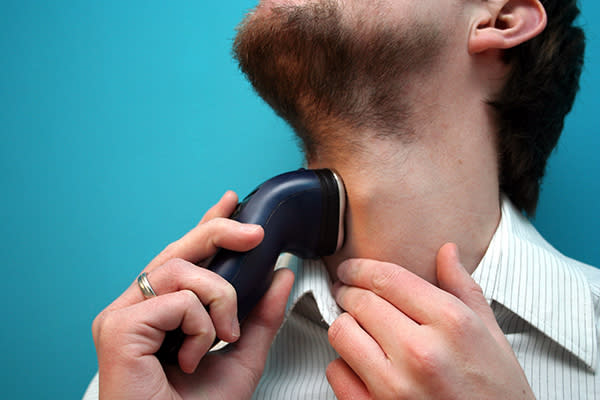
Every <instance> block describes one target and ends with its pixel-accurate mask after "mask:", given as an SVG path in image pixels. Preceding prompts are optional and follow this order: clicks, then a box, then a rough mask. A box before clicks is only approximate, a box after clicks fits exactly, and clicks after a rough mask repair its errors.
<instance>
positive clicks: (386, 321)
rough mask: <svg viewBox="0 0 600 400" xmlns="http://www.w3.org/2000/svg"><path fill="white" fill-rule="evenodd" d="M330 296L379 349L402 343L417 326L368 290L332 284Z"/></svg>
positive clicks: (391, 347) (393, 346)
mask: <svg viewBox="0 0 600 400" xmlns="http://www.w3.org/2000/svg"><path fill="white" fill-rule="evenodd" d="M334 295H335V299H336V302H337V303H338V304H339V305H340V307H341V308H342V309H344V310H346V311H347V312H348V313H349V314H350V315H352V317H353V318H354V319H356V320H357V321H358V322H359V324H360V326H361V327H362V328H363V329H364V330H365V331H367V332H368V333H369V335H370V336H371V337H373V338H374V339H375V340H376V341H377V343H378V344H379V345H380V346H381V347H382V348H383V349H386V348H387V349H393V348H395V347H397V346H398V344H399V343H403V342H405V341H406V339H407V338H409V337H411V336H412V335H414V334H415V332H414V331H415V328H417V327H418V326H419V325H418V324H417V323H416V322H415V321H413V320H412V319H410V318H409V317H407V316H406V315H405V314H404V313H402V312H400V311H398V309H396V307H394V306H393V305H392V304H390V303H389V302H387V301H386V300H384V299H383V298H382V297H379V296H377V295H376V294H375V293H373V292H371V291H369V290H366V289H362V288H357V287H353V286H344V285H341V286H336V289H335V290H334ZM382 316H385V317H384V318H382Z"/></svg>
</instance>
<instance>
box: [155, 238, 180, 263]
mask: <svg viewBox="0 0 600 400" xmlns="http://www.w3.org/2000/svg"><path fill="white" fill-rule="evenodd" d="M179 247H180V241H179V240H176V241H174V242H172V243H169V244H168V245H167V247H165V248H164V249H163V251H162V252H161V253H160V256H161V257H164V258H166V259H171V258H175V256H174V255H175V254H177V253H178V249H179Z"/></svg>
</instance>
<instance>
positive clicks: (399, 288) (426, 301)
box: [337, 259, 457, 324]
mask: <svg viewBox="0 0 600 400" xmlns="http://www.w3.org/2000/svg"><path fill="white" fill-rule="evenodd" d="M337 273H338V277H339V279H340V281H341V282H342V283H344V284H345V285H348V286H356V287H360V288H363V289H366V290H369V291H371V292H373V293H375V294H376V295H378V296H380V297H382V298H384V299H385V300H387V301H388V302H389V303H391V304H392V305H393V306H394V307H396V308H397V309H399V310H401V311H402V312H404V313H405V314H406V315H407V316H408V317H410V318H411V319H412V320H414V321H416V322H417V323H419V324H429V323H433V322H436V321H439V320H443V319H444V317H445V315H444V310H445V309H446V308H447V307H452V306H455V305H456V304H455V303H457V301H456V299H455V298H454V297H453V296H449V295H448V293H445V292H444V291H442V290H440V289H439V288H437V287H435V286H434V285H432V284H431V283H429V282H427V281H425V280H424V279H422V278H421V277H419V276H417V275H415V274H413V273H412V272H410V271H408V270H406V269H405V268H402V267H400V266H398V265H396V264H391V263H385V262H379V261H374V260H365V259H351V260H346V261H344V262H343V263H341V264H340V266H339V267H338V270H337ZM446 306H447V307H446Z"/></svg>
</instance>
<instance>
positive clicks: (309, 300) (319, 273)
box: [84, 199, 600, 400]
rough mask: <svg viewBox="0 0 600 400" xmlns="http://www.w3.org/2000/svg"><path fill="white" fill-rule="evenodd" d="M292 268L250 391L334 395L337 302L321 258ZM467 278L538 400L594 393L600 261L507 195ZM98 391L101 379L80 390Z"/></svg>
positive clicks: (599, 393) (288, 261) (272, 395)
mask: <svg viewBox="0 0 600 400" xmlns="http://www.w3.org/2000/svg"><path fill="white" fill-rule="evenodd" d="M278 267H288V268H290V269H292V270H293V271H294V272H295V273H296V282H295V284H294V288H293V290H292V294H291V295H290V299H289V301H288V311H287V316H286V321H285V323H284V324H283V326H282V327H281V329H280V330H279V333H278V334H277V337H276V338H275V341H274V343H273V345H272V347H271V350H270V352H269V357H268V360H267V364H266V366H265V371H264V374H263V377H262V379H261V381H260V383H259V386H258V388H257V390H256V392H255V395H254V397H253V399H257V400H258V399H270V400H281V399H286V400H287V399H334V398H335V396H334V395H333V392H332V391H331V388H330V387H329V385H328V383H327V380H326V378H325V368H326V367H327V365H328V364H329V362H330V361H332V360H333V359H335V358H336V354H335V351H334V350H333V349H332V348H331V346H329V343H328V340H327V327H328V326H329V324H330V323H331V322H333V321H334V320H335V318H336V317H337V316H338V315H339V313H340V310H339V308H338V307H337V305H336V304H335V301H334V299H333V297H332V296H331V292H330V289H331V287H330V282H329V278H328V276H327V273H326V271H325V268H324V266H323V265H322V263H321V262H320V261H308V260H304V261H303V260H299V259H297V258H295V257H293V256H290V255H285V254H284V255H282V256H281V257H280V259H279V261H278ZM473 278H474V279H475V281H477V282H478V283H479V284H480V285H481V287H482V289H483V292H484V295H485V297H486V298H487V299H488V301H489V303H490V305H491V307H492V309H493V310H494V313H495V316H496V319H497V321H498V323H499V325H500V327H501V328H502V330H503V331H504V333H505V335H506V337H507V338H508V341H509V342H510V344H511V345H512V347H513V349H514V351H515V354H516V355H517V358H518V360H519V361H520V363H521V365H522V366H523V369H524V371H525V374H526V375H527V378H528V379H529V382H530V384H531V386H532V388H533V391H534V393H535V394H536V397H537V398H538V399H595V398H598V399H600V374H598V373H597V371H598V332H597V331H598V321H600V319H599V317H600V270H598V269H595V268H593V267H590V266H587V265H584V264H582V263H579V262H577V261H575V260H572V259H569V258H567V257H565V256H563V255H561V254H560V253H559V252H558V251H556V250H555V249H554V248H552V246H550V245H549V244H548V243H547V242H546V241H545V240H544V239H543V238H542V237H541V236H540V235H539V234H538V233H537V231H536V230H535V228H534V227H533V226H532V225H531V224H530V223H529V222H528V221H527V220H526V219H525V218H523V217H522V216H521V214H520V213H519V212H518V211H517V210H516V209H515V208H514V207H513V206H512V204H511V203H510V202H509V201H508V200H506V199H503V205H502V220H501V221H500V224H499V226H498V229H497V231H496V233H495V235H494V237H493V238H492V241H491V242H490V245H489V247H488V250H487V252H486V254H485V256H484V258H483V259H482V260H481V262H480V264H479V266H478V267H477V269H476V271H475V273H474V274H473ZM96 398H97V379H94V381H92V383H91V384H90V387H89V388H88V393H87V394H86V396H85V397H84V399H86V400H90V399H96Z"/></svg>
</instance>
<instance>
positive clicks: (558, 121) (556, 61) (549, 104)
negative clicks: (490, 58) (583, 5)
mask: <svg viewBox="0 0 600 400" xmlns="http://www.w3.org/2000/svg"><path fill="white" fill-rule="evenodd" d="M541 2H542V4H543V6H544V8H545V9H546V13H547V18H548V23H547V26H546V29H545V30H544V31H543V32H542V33H540V34H539V35H538V36H537V37H535V38H534V39H532V40H530V41H528V42H525V43H523V44H521V45H519V46H517V47H515V48H513V49H510V50H508V51H507V52H506V53H505V55H504V56H505V61H506V62H508V63H510V64H511V70H510V73H509V76H508V77H507V82H506V84H505V85H504V87H503V88H502V89H501V91H500V93H499V94H498V95H497V96H496V98H494V99H491V101H490V102H489V103H490V105H491V106H492V107H493V108H494V109H495V111H496V118H497V127H498V138H497V139H498V150H499V165H500V171H499V174H500V176H499V178H500V190H501V191H502V192H504V193H505V194H506V195H507V196H508V197H509V198H510V199H511V201H512V202H513V203H514V204H515V205H516V206H517V207H518V208H519V209H520V210H521V211H522V212H525V213H527V214H529V215H533V214H534V213H535V210H536V206H537V202H538V198H539V193H540V185H541V181H542V178H543V176H544V173H545V169H546V162H547V160H548V157H549V156H550V154H551V153H552V150H553V149H554V148H555V147H556V144H557V142H558V139H559V137H560V134H561V132H562V130H563V126H564V119H565V116H566V115H567V113H569V111H570V110H571V108H572V106H573V102H574V100H575V94H576V93H577V91H578V90H579V76H580V74H581V70H582V67H583V60H584V51H585V35H584V32H583V30H582V29H581V28H580V27H577V26H575V25H574V21H575V19H576V18H577V16H578V15H579V9H578V7H577V1H576V0H541Z"/></svg>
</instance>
